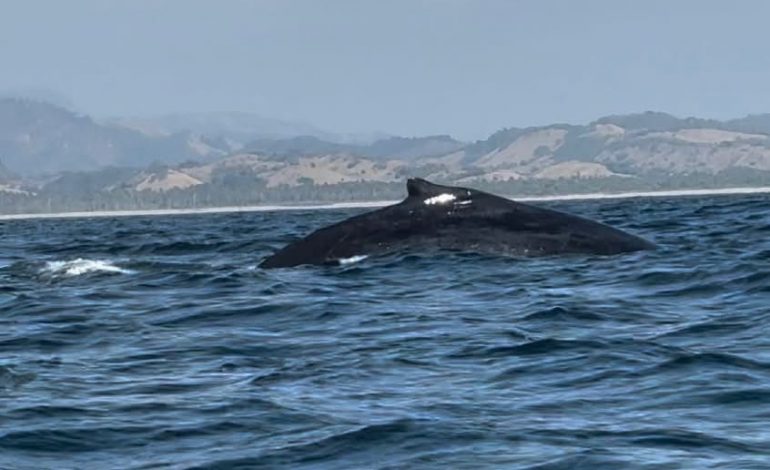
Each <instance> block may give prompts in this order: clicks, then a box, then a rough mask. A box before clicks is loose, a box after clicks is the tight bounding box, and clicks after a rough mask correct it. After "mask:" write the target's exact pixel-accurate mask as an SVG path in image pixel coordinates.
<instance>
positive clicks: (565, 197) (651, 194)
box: [0, 186, 770, 221]
mask: <svg viewBox="0 0 770 470" xmlns="http://www.w3.org/2000/svg"><path fill="white" fill-rule="evenodd" d="M764 193H770V186H761V187H754V188H750V187H747V188H740V187H739V188H719V189H676V190H664V191H634V192H625V193H585V194H561V195H553V196H504V197H506V198H508V199H513V200H516V201H522V202H538V201H581V200H602V199H633V198H660V197H684V196H729V195H738V194H764ZM397 202H399V200H391V201H361V202H335V203H328V204H302V205H281V204H264V205H258V206H229V207H227V206H226V207H206V208H196V209H140V210H125V211H76V212H58V213H27V214H0V221H8V220H26V219H73V218H88V217H132V216H153V215H187V214H227V213H236V212H274V211H293V210H330V209H357V208H376V207H383V206H387V205H389V204H395V203H397Z"/></svg>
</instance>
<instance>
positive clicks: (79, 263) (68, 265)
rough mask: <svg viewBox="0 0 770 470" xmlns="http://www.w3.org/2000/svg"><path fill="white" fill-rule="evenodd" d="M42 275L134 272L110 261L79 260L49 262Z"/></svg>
mask: <svg viewBox="0 0 770 470" xmlns="http://www.w3.org/2000/svg"><path fill="white" fill-rule="evenodd" d="M41 272H42V273H44V274H52V275H64V276H81V275H83V274H89V273H96V272H101V273H110V274H133V273H134V271H131V270H130V269H124V268H121V267H118V266H115V265H114V264H112V262H110V261H105V260H96V259H85V258H77V259H73V260H68V261H48V262H46V264H45V266H44V267H43V269H42V271H41Z"/></svg>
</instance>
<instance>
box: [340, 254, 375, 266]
mask: <svg viewBox="0 0 770 470" xmlns="http://www.w3.org/2000/svg"><path fill="white" fill-rule="evenodd" d="M368 257H369V256H367V255H355V256H351V257H350V258H340V260H339V261H340V264H341V265H345V264H353V263H358V262H359V261H363V260H365V259H366V258H368Z"/></svg>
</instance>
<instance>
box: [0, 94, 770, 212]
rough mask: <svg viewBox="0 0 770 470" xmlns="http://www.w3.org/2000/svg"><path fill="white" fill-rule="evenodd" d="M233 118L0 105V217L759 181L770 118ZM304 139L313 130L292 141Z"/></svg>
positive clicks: (765, 168)
mask: <svg viewBox="0 0 770 470" xmlns="http://www.w3.org/2000/svg"><path fill="white" fill-rule="evenodd" d="M233 116H236V117H237V116H238V115H232V116H230V117H233ZM246 116H247V117H246V119H244V120H238V119H235V121H237V122H235V121H233V122H230V121H227V119H225V120H224V121H222V120H220V119H213V120H208V119H199V118H198V117H196V116H193V117H191V118H190V120H186V118H181V117H180V118H178V119H177V120H176V121H175V120H171V122H172V124H173V123H176V124H174V125H168V126H166V127H162V126H156V127H154V128H153V129H152V130H151V129H148V128H146V127H145V128H141V129H140V127H141V126H137V125H136V122H133V124H132V123H131V122H129V121H123V120H112V121H110V122H99V121H96V120H94V119H91V118H90V117H88V116H83V115H79V114H77V113H74V112H71V111H68V110H66V109H64V108H61V107H58V106H54V105H50V104H47V103H43V102H39V101H30V100H21V99H6V100H0V161H1V162H2V166H0V185H1V186H0V208H1V210H2V211H3V212H24V211H39V210H46V211H49V210H54V211H56V210H89V209H131V208H148V207H150V208H156V207H199V206H214V205H240V204H256V203H261V202H281V201H288V202H298V201H306V202H307V201H342V200H358V199H378V198H379V199H382V198H388V199H390V198H397V197H399V196H400V195H401V194H402V193H403V180H404V179H405V178H406V177H408V176H414V175H416V176H423V177H427V178H430V179H433V180H436V181H442V182H447V183H453V184H465V185H472V186H477V187H482V188H489V189H493V190H496V191H498V192H507V193H509V194H553V193H564V192H584V191H610V192H612V191H621V190H629V189H656V188H666V189H679V188H694V187H709V188H710V187H723V186H751V185H767V184H770V115H755V116H748V117H745V118H741V119H733V120H728V121H716V120H706V119H698V118H685V119H680V118H677V117H675V116H671V115H669V114H665V113H659V112H645V113H639V114H630V115H617V116H606V117H603V118H600V119H597V120H596V121H594V122H591V123H588V124H585V125H574V124H554V125H548V126H538V127H530V128H508V129H502V130H500V131H498V132H496V133H494V134H492V135H491V136H490V137H489V138H487V139H484V140H480V141H477V142H473V143H465V142H460V141H457V140H455V139H453V138H451V137H450V136H446V135H438V136H425V137H388V138H384V139H379V140H376V141H373V142H368V143H360V142H359V143H346V142H344V141H341V140H339V139H337V140H334V139H332V138H329V139H327V138H324V133H323V131H318V132H316V131H317V129H316V128H315V127H312V126H309V127H302V126H299V127H292V126H291V125H286V126H284V127H281V126H279V127H278V128H276V127H271V126H272V125H273V122H272V121H269V120H267V121H265V120H260V119H257V120H252V119H251V117H250V116H251V115H246ZM219 117H222V116H221V115H220V116H219ZM147 122H150V121H147ZM147 122H145V124H146V123H147ZM193 124H194V125H193ZM262 124H264V127H260V125H262ZM251 126H253V127H251ZM279 130H280V132H278V131H279ZM305 131H307V132H316V134H315V135H313V134H311V135H304V134H300V135H293V134H292V132H305ZM251 137H256V138H254V139H251V140H248V139H250V138H251ZM236 139H239V140H236Z"/></svg>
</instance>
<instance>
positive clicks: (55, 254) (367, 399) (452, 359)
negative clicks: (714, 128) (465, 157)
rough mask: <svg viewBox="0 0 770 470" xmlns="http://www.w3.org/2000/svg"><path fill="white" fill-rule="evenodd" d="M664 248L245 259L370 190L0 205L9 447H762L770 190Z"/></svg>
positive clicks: (489, 463)
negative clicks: (270, 197) (307, 202)
mask: <svg viewBox="0 0 770 470" xmlns="http://www.w3.org/2000/svg"><path fill="white" fill-rule="evenodd" d="M539 204H540V205H543V206H548V207H552V208H556V209H559V210H564V211H568V212H571V213H575V214H579V215H583V216H586V217H589V218H592V219H595V220H599V221H603V222H606V223H608V224H610V225H613V226H616V227H619V228H622V229H624V230H627V231H630V232H632V233H635V234H638V235H641V236H643V237H645V238H647V239H649V240H651V241H654V242H655V243H657V244H658V245H659V249H658V250H657V251H652V252H640V253H632V254H627V255H621V256H611V257H599V256H574V255H573V256H553V257H544V258H505V257H495V256H489V255H475V254H467V253H448V252H444V253H437V254H428V253H400V254H396V255H391V256H386V257H382V258H369V259H366V260H363V261H361V262H359V263H354V264H350V265H346V266H339V267H331V266H324V267H301V268H292V269H277V270H262V269H259V268H258V267H257V264H258V263H259V261H260V260H261V259H262V258H263V257H264V256H266V255H267V254H269V253H271V252H272V251H273V250H275V249H277V248H278V247H280V246H282V245H283V244H284V243H286V242H288V241H290V240H291V239H293V238H294V237H298V236H302V235H304V234H306V233H309V232H310V231H312V230H314V229H316V228H318V227H320V226H323V225H326V224H329V223H332V222H335V221H338V220H341V219H343V218H345V217H348V216H351V215H353V214H357V213H361V212H363V211H365V210H367V209H345V210H340V209H335V210H300V211H275V212H251V213H229V214H197V215H164V216H132V217H112V218H111V217H105V218H91V219H89V218H72V219H61V220H58V219H47V220H10V221H2V222H0V240H2V251H0V468H2V469H14V470H15V469H49V468H50V469H112V468H116V469H188V468H195V469H231V468H244V469H246V468H292V469H402V468H426V469H448V468H452V469H462V468H469V469H470V468H473V469H477V468H516V469H583V468H588V469H592V470H593V469H597V468H610V469H619V468H624V469H626V468H628V469H658V468H665V469H679V468H682V469H690V468H692V469H711V468H714V469H716V468H719V469H767V468H770V430H769V429H770V426H768V423H770V334H769V333H770V195H766V194H765V195H763V194H756V195H734V196H711V197H709V196H698V197H678V198H677V197H672V198H635V199H617V200H598V201H562V202H546V203H539Z"/></svg>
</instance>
